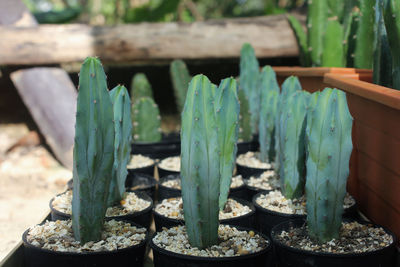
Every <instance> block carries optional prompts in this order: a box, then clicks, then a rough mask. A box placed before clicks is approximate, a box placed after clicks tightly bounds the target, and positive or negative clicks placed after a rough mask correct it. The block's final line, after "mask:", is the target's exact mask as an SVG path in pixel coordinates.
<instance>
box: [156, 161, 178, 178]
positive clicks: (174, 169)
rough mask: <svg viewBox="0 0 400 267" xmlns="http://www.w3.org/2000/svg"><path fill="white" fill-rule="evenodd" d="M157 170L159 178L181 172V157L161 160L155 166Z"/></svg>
mask: <svg viewBox="0 0 400 267" xmlns="http://www.w3.org/2000/svg"><path fill="white" fill-rule="evenodd" d="M157 169H158V176H159V177H165V176H168V175H174V174H179V173H180V171H181V157H180V156H175V157H168V158H165V159H162V160H161V161H160V162H159V163H158V164H157Z"/></svg>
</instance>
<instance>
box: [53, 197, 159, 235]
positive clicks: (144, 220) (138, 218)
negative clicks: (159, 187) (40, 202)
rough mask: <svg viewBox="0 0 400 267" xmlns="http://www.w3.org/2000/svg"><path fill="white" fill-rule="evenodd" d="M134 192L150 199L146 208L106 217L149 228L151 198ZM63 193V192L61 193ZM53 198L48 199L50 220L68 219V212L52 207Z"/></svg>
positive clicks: (145, 198) (151, 206) (69, 216)
mask: <svg viewBox="0 0 400 267" xmlns="http://www.w3.org/2000/svg"><path fill="white" fill-rule="evenodd" d="M135 193H136V194H137V196H138V197H140V198H142V199H144V200H147V201H150V202H151V204H150V206H149V207H147V208H146V209H144V210H142V211H138V212H134V213H131V214H127V215H122V216H113V217H107V219H114V220H120V221H127V222H132V223H134V224H138V225H140V226H142V227H146V229H149V228H150V224H151V214H152V212H151V211H152V209H153V200H152V199H151V198H150V197H149V196H148V195H147V194H146V193H144V192H140V191H135ZM61 194H63V193H61ZM53 200H54V198H52V199H51V200H50V215H51V220H52V221H56V220H68V219H70V218H71V215H70V214H67V213H64V212H61V211H58V210H56V209H54V208H53V205H52V203H53Z"/></svg>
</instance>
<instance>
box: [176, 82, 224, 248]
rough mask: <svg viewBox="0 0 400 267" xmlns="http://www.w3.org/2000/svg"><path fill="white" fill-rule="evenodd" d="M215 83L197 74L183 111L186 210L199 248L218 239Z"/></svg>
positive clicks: (188, 225) (190, 232) (190, 231)
mask: <svg viewBox="0 0 400 267" xmlns="http://www.w3.org/2000/svg"><path fill="white" fill-rule="evenodd" d="M212 87H213V86H212V84H211V82H210V81H209V80H208V78H207V77H206V76H204V75H196V76H195V77H194V78H193V79H192V81H191V82H190V84H189V88H188V92H187V96H186V102H185V106H184V109H183V112H182V128H181V179H182V199H183V203H184V204H183V211H184V217H185V224H186V231H187V234H188V238H189V241H190V244H191V245H192V246H195V247H198V248H205V247H207V246H210V245H213V244H216V243H217V242H218V224H219V221H218V212H219V207H218V204H219V190H220V156H219V149H220V147H219V145H218V143H219V140H218V139H219V137H218V132H217V127H218V125H217V119H216V116H215V107H214V97H213V92H212V91H213V88H212Z"/></svg>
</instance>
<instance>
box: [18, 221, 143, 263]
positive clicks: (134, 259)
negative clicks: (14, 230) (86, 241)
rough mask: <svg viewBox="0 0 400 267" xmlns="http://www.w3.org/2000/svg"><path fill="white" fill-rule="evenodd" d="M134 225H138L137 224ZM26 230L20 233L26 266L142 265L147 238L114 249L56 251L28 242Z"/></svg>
mask: <svg viewBox="0 0 400 267" xmlns="http://www.w3.org/2000/svg"><path fill="white" fill-rule="evenodd" d="M130 223H131V222H130ZM131 224H133V223H131ZM133 225H135V224H133ZM136 226H138V227H140V226H139V225H136ZM28 231H29V229H28V230H26V231H25V232H24V234H23V235H22V240H23V242H24V256H25V265H24V266H26V267H55V266H57V267H70V266H74V267H92V266H93V267H94V266H96V267H109V266H125V265H126V264H127V263H128V262H129V265H131V266H143V261H144V254H145V250H146V243H147V239H148V236H146V239H145V240H143V241H142V242H141V243H140V244H138V245H135V246H132V247H128V248H123V249H118V250H114V251H101V252H81V253H78V252H56V251H52V250H47V249H43V248H39V247H35V246H33V245H32V244H30V243H28V241H27V235H28Z"/></svg>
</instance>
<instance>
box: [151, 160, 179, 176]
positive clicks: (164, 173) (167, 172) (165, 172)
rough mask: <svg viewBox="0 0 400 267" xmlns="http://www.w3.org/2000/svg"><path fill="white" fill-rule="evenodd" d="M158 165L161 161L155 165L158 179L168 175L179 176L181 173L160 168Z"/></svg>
mask: <svg viewBox="0 0 400 267" xmlns="http://www.w3.org/2000/svg"><path fill="white" fill-rule="evenodd" d="M160 163H161V161H160V162H159V163H158V164H157V171H158V177H166V176H168V175H179V174H180V173H181V172H180V171H172V170H168V169H164V168H163V167H161V166H160Z"/></svg>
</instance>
